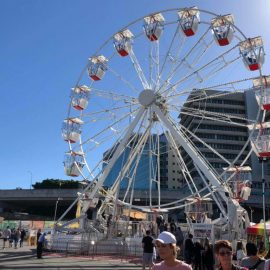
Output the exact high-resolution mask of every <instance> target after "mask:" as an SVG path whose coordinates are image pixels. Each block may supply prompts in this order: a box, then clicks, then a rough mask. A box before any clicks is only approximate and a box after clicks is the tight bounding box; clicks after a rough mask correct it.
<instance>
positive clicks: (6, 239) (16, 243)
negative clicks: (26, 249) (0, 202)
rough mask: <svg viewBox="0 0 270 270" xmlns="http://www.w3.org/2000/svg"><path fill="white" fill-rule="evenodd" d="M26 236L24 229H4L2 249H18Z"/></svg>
mask: <svg viewBox="0 0 270 270" xmlns="http://www.w3.org/2000/svg"><path fill="white" fill-rule="evenodd" d="M25 236H26V232H25V230H24V229H20V228H17V229H15V228H12V229H10V228H9V226H7V227H6V229H4V230H3V231H2V238H3V247H2V248H3V249H5V248H18V247H23V242H24V239H25Z"/></svg>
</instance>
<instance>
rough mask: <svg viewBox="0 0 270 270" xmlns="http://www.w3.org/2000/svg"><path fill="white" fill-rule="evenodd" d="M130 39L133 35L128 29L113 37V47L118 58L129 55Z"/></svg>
mask: <svg viewBox="0 0 270 270" xmlns="http://www.w3.org/2000/svg"><path fill="white" fill-rule="evenodd" d="M132 38H133V34H132V33H131V32H130V31H129V30H128V29H126V30H124V31H122V32H119V33H117V34H116V35H114V47H115V49H116V50H117V52H118V53H119V55H120V56H123V57H124V56H127V55H129V53H130V50H131V42H132Z"/></svg>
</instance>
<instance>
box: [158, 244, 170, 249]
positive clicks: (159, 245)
mask: <svg viewBox="0 0 270 270" xmlns="http://www.w3.org/2000/svg"><path fill="white" fill-rule="evenodd" d="M168 246H170V244H156V245H155V247H156V248H165V247H168Z"/></svg>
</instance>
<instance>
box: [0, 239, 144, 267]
mask: <svg viewBox="0 0 270 270" xmlns="http://www.w3.org/2000/svg"><path fill="white" fill-rule="evenodd" d="M1 242H2V241H1ZM1 244H2V243H1ZM35 252H36V250H35V249H34V248H33V247H29V246H25V247H23V248H18V249H14V248H6V249H4V250H3V249H1V250H0V269H6V270H7V269H9V270H16V269H27V270H34V269H48V270H56V269H68V270H73V269H74V270H75V269H90V270H108V269H110V270H112V269H115V270H120V269H121V270H135V269H136V270H137V269H141V266H140V264H138V261H137V262H135V261H133V262H131V261H126V260H121V259H118V258H110V257H94V258H92V257H66V256H60V255H59V254H50V253H44V256H43V258H42V259H37V258H36V254H35ZM134 262H135V263H134Z"/></svg>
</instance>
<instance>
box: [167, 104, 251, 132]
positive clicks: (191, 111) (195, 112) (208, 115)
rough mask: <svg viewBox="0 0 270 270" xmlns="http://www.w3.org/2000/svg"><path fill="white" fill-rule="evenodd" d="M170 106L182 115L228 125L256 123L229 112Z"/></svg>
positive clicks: (244, 125)
mask: <svg viewBox="0 0 270 270" xmlns="http://www.w3.org/2000/svg"><path fill="white" fill-rule="evenodd" d="M171 108H172V109H174V110H175V111H177V112H179V113H180V114H183V115H189V116H193V117H197V118H203V119H209V120H212V121H218V122H222V123H227V124H229V125H235V126H239V127H248V123H252V124H254V123H256V120H253V119H249V118H245V117H239V116H235V115H230V114H225V113H224V114H223V113H216V112H212V111H209V110H202V109H197V108H191V107H187V106H182V107H181V108H180V109H179V108H178V107H176V106H174V105H171Z"/></svg>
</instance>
